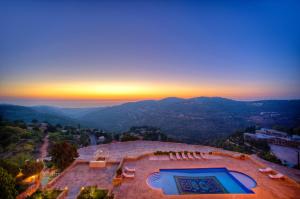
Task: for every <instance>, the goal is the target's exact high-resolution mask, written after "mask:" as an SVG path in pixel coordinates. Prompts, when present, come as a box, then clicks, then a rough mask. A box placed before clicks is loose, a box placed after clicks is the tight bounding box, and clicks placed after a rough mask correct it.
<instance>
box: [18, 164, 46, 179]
mask: <svg viewBox="0 0 300 199" xmlns="http://www.w3.org/2000/svg"><path fill="white" fill-rule="evenodd" d="M43 168H44V164H43V162H36V161H26V162H25V164H24V165H23V166H22V167H21V171H22V173H23V177H22V178H23V179H24V178H26V177H29V176H31V175H34V174H37V173H40V172H41V171H42V170H43Z"/></svg>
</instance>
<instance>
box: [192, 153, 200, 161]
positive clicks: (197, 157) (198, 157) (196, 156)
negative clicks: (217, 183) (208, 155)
mask: <svg viewBox="0 0 300 199" xmlns="http://www.w3.org/2000/svg"><path fill="white" fill-rule="evenodd" d="M193 156H194V157H195V158H196V159H197V160H201V157H200V156H198V155H197V154H196V152H193Z"/></svg>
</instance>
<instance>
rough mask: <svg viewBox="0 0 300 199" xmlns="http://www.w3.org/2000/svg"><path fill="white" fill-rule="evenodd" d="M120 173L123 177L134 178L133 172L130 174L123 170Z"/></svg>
mask: <svg viewBox="0 0 300 199" xmlns="http://www.w3.org/2000/svg"><path fill="white" fill-rule="evenodd" d="M122 175H123V176H124V177H125V178H134V173H132V174H127V173H125V172H123V173H122Z"/></svg>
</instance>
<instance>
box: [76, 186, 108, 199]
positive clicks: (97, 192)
mask: <svg viewBox="0 0 300 199" xmlns="http://www.w3.org/2000/svg"><path fill="white" fill-rule="evenodd" d="M111 198H113V197H111V196H108V190H102V189H97V187H85V188H84V189H83V190H82V191H81V192H80V194H79V196H78V197H77V199H111Z"/></svg>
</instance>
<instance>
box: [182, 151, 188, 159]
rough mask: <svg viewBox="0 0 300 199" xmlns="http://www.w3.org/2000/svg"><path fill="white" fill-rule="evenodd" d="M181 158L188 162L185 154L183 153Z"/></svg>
mask: <svg viewBox="0 0 300 199" xmlns="http://www.w3.org/2000/svg"><path fill="white" fill-rule="evenodd" d="M181 156H182V158H183V159H184V160H187V159H188V158H187V157H186V155H185V154H184V152H181Z"/></svg>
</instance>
